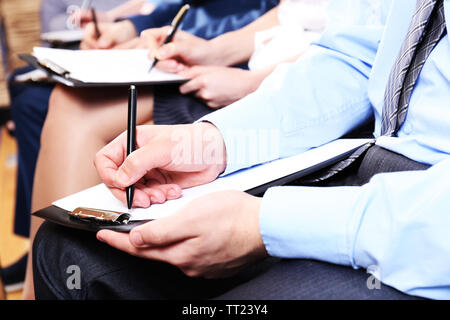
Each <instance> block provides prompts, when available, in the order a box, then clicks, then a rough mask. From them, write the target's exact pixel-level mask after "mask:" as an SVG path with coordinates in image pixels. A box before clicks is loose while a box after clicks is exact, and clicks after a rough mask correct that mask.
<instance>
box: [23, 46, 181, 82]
mask: <svg viewBox="0 0 450 320" xmlns="http://www.w3.org/2000/svg"><path fill="white" fill-rule="evenodd" d="M20 57H21V58H22V59H23V60H25V61H26V62H28V63H29V64H30V65H33V66H34V67H36V68H38V69H42V70H45V71H47V72H48V73H49V74H50V76H51V77H52V78H53V79H54V80H55V81H57V82H60V83H62V84H64V85H67V86H71V87H83V86H125V85H130V84H134V85H156V84H169V83H182V82H184V81H186V79H183V78H182V77H180V76H179V75H177V74H172V73H167V72H163V71H160V70H158V69H153V70H152V71H151V72H148V69H149V67H150V65H151V61H150V60H149V59H148V50H145V49H143V50H141V49H139V50H66V49H53V48H43V47H35V48H34V49H33V53H32V54H31V55H24V54H22V55H20Z"/></svg>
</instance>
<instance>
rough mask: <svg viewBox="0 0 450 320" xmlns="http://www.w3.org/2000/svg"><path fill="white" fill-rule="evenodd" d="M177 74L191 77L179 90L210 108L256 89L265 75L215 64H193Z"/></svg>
mask: <svg viewBox="0 0 450 320" xmlns="http://www.w3.org/2000/svg"><path fill="white" fill-rule="evenodd" d="M179 75H180V76H182V77H184V78H187V79H191V80H190V81H188V82H186V83H185V84H183V85H181V86H180V92H181V93H182V94H188V93H193V94H194V95H195V96H196V97H197V98H200V99H202V100H204V101H205V102H206V104H207V105H208V106H209V107H210V108H220V107H224V106H228V105H230V104H232V103H233V102H235V101H237V100H240V99H242V98H244V97H245V96H247V95H248V94H250V93H252V92H253V91H255V90H256V89H258V87H259V85H260V84H261V82H262V80H263V79H264V76H265V75H264V74H261V73H260V72H257V71H248V70H242V69H238V68H230V67H216V66H194V67H192V68H187V69H185V70H184V71H181V72H179ZM237 79H239V80H238V81H236V80H237Z"/></svg>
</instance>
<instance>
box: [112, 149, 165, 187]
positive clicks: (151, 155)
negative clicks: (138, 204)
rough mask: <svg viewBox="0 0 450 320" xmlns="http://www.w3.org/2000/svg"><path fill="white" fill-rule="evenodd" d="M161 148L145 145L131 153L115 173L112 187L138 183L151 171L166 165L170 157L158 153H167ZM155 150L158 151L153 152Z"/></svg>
mask: <svg viewBox="0 0 450 320" xmlns="http://www.w3.org/2000/svg"><path fill="white" fill-rule="evenodd" d="M161 147H162V148H159V147H158V146H156V145H155V146H149V145H146V146H144V147H142V148H140V149H138V150H136V151H134V152H133V153H131V154H130V155H129V156H128V157H127V158H126V159H125V160H124V161H123V163H122V165H121V166H120V168H119V170H118V171H117V173H116V176H115V178H114V185H116V186H119V187H122V188H125V187H128V186H130V185H132V184H134V183H136V182H137V181H139V180H140V179H141V178H142V177H144V176H145V175H146V174H147V172H150V171H151V170H152V169H155V168H162V167H165V166H166V165H168V164H169V163H170V160H171V159H170V155H169V156H166V153H165V152H160V151H159V150H165V151H167V148H164V146H161ZM155 150H158V151H157V152H155Z"/></svg>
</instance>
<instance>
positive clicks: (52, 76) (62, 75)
mask: <svg viewBox="0 0 450 320" xmlns="http://www.w3.org/2000/svg"><path fill="white" fill-rule="evenodd" d="M19 58H20V59H22V60H23V61H25V62H26V63H27V64H29V65H30V66H33V67H34V68H36V69H39V70H42V71H44V72H46V73H47V79H46V82H47V83H48V82H50V83H61V84H63V85H65V86H68V87H73V88H92V87H124V86H130V85H136V86H149V85H152V86H155V85H171V84H182V83H184V82H187V81H188V80H187V79H179V80H178V79H177V80H163V81H160V80H157V81H125V82H84V81H81V80H79V79H76V78H74V77H73V76H72V74H71V72H69V71H67V70H66V69H64V68H63V67H61V66H59V65H58V64H56V63H54V62H52V61H51V60H44V61H40V60H39V59H38V58H36V57H35V56H34V55H32V54H19ZM143 68H144V69H145V66H143Z"/></svg>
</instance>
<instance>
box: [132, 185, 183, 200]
mask: <svg viewBox="0 0 450 320" xmlns="http://www.w3.org/2000/svg"><path fill="white" fill-rule="evenodd" d="M140 190H142V191H143V192H145V193H146V194H147V195H148V196H149V197H150V201H151V203H152V204H155V203H164V202H166V201H167V200H174V199H178V198H179V197H181V195H182V193H183V192H182V190H181V188H180V186H178V185H176V184H160V183H158V182H153V183H146V184H145V185H143V186H142V187H140Z"/></svg>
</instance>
